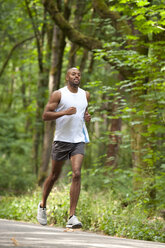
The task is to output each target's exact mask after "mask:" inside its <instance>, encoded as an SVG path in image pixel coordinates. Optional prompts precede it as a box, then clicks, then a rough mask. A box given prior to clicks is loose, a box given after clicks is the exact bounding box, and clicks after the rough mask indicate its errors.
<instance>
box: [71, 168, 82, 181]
mask: <svg viewBox="0 0 165 248" xmlns="http://www.w3.org/2000/svg"><path fill="white" fill-rule="evenodd" d="M72 179H73V180H74V181H79V180H80V179H81V171H80V170H76V171H73V173H72Z"/></svg>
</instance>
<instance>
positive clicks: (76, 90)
mask: <svg viewBox="0 0 165 248" xmlns="http://www.w3.org/2000/svg"><path fill="white" fill-rule="evenodd" d="M67 87H68V90H69V91H70V92H72V93H77V92H78V86H76V87H73V86H71V85H70V84H69V83H68V84H67Z"/></svg>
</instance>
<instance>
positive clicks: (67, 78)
mask: <svg viewBox="0 0 165 248" xmlns="http://www.w3.org/2000/svg"><path fill="white" fill-rule="evenodd" d="M65 79H66V81H68V80H69V74H68V73H67V74H66V77H65Z"/></svg>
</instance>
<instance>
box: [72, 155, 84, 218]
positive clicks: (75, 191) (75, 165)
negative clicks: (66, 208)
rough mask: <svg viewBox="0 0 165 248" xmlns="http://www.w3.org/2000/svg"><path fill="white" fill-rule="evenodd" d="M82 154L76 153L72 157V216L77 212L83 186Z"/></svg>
mask: <svg viewBox="0 0 165 248" xmlns="http://www.w3.org/2000/svg"><path fill="white" fill-rule="evenodd" d="M83 157H84V156H83V155H82V154H76V155H74V156H72V157H71V163H72V184H71V188H70V216H72V215H74V214H75V210H76V206H77V202H78V199H79V195H80V187H81V165H82V161H83Z"/></svg>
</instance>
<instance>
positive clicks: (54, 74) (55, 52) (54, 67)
mask: <svg viewBox="0 0 165 248" xmlns="http://www.w3.org/2000/svg"><path fill="white" fill-rule="evenodd" d="M65 44H66V43H65V36H64V34H63V32H62V31H61V30H60V29H59V27H58V26H56V25H54V30H53V41H52V55H51V57H52V59H51V70H50V73H49V94H51V93H52V92H53V91H54V90H57V89H59V86H60V79H61V68H62V60H63V54H64V48H65ZM54 125H55V124H54V121H48V122H45V126H44V140H43V148H42V161H41V166H40V173H39V178H38V184H39V185H42V183H43V182H44V180H45V178H46V176H47V171H48V166H49V160H50V154H51V146H52V141H53V134H54Z"/></svg>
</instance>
